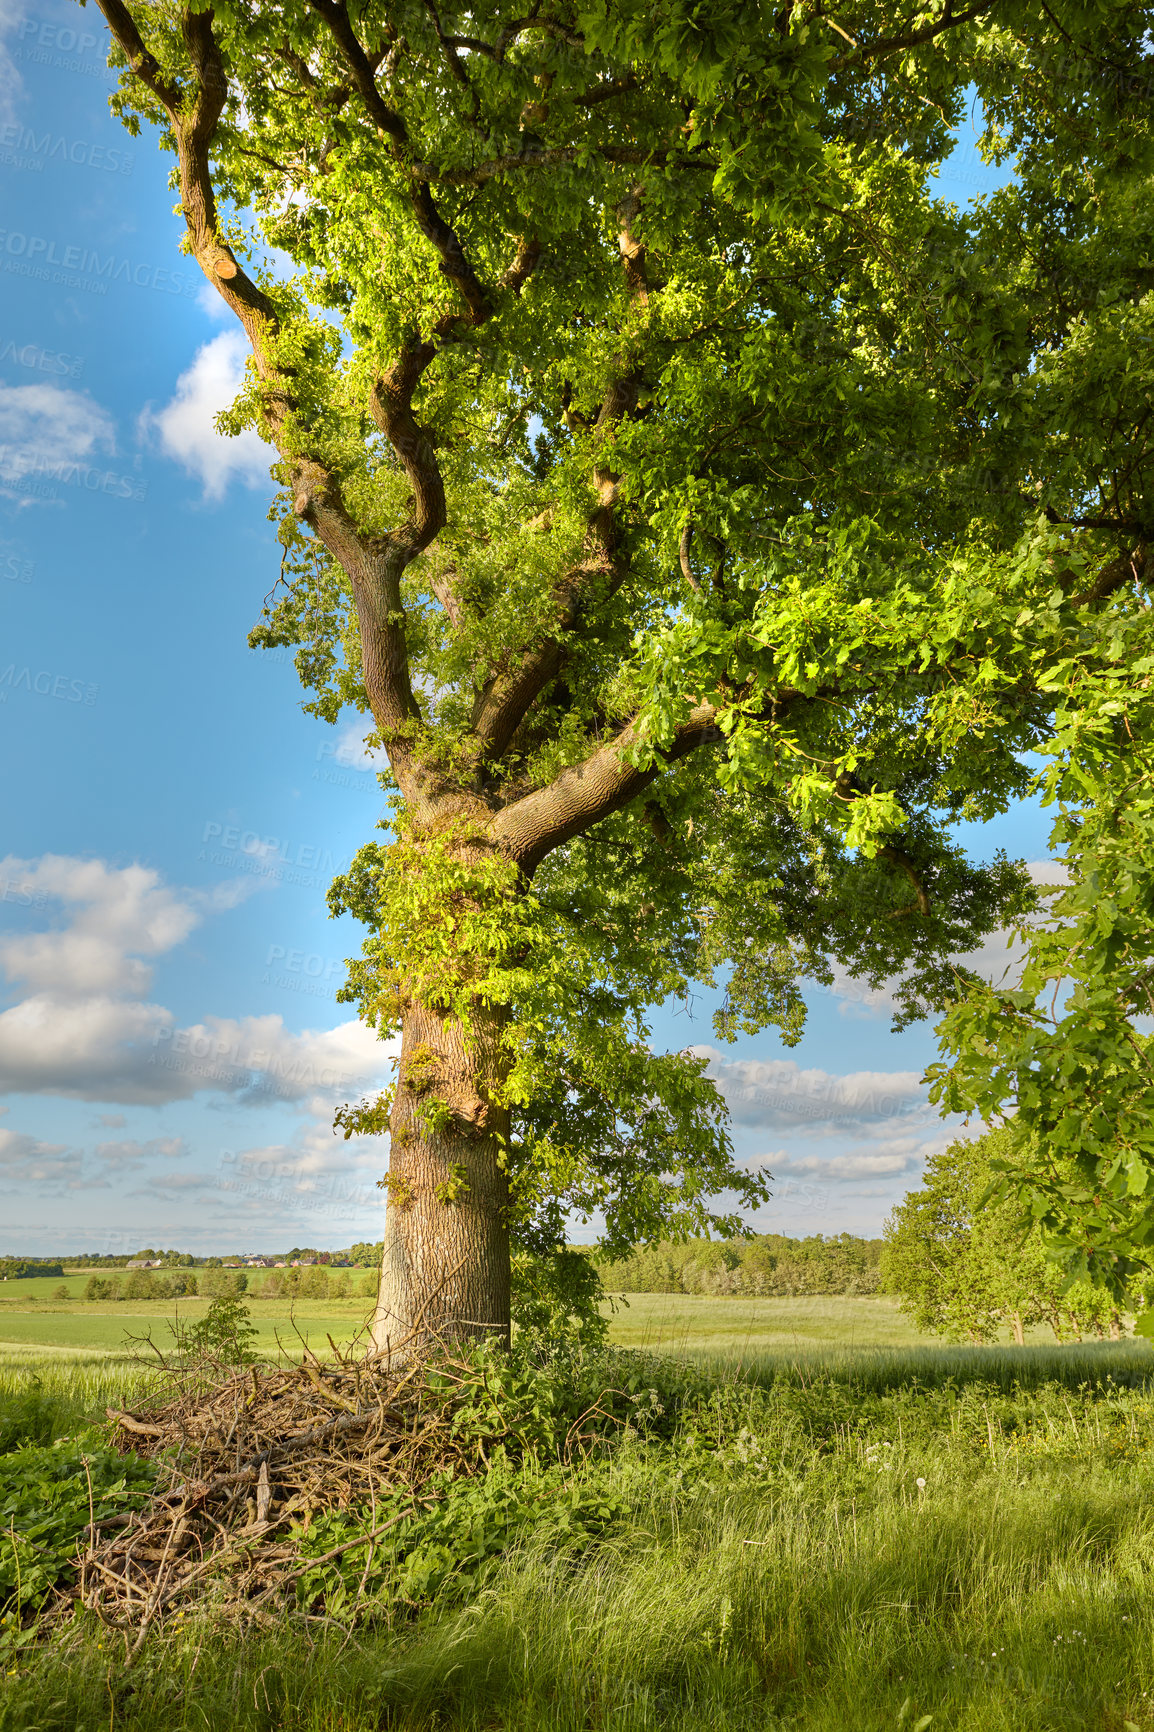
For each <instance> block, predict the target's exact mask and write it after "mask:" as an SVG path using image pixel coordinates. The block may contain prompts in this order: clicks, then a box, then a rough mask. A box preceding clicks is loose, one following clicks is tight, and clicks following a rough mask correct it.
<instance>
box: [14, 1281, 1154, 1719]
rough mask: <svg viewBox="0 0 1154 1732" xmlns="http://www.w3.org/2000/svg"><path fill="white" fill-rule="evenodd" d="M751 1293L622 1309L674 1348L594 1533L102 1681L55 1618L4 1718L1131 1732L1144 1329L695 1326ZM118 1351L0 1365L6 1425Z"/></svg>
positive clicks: (154, 1646) (855, 1314) (880, 1307)
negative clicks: (934, 1334) (380, 1610)
mask: <svg viewBox="0 0 1154 1732" xmlns="http://www.w3.org/2000/svg"><path fill="white" fill-rule="evenodd" d="M750 1303H752V1302H742V1301H733V1302H729V1301H710V1300H702V1301H687V1300H684V1299H677V1300H675V1301H672V1302H667V1301H659V1300H658V1299H657V1298H656V1296H647V1299H646V1305H647V1309H648V1314H647V1315H645V1316H643V1315H642V1314H641V1308H640V1307H635V1308H634V1311H633V1314H632V1317H631V1318H629V1324H630V1326H632V1327H636V1328H637V1329H638V1330H639V1331H640V1332H642V1335H643V1332H644V1330H645V1329H647V1328H648V1329H650V1330H651V1331H652V1333H651V1334H650V1337H649V1339H650V1340H651V1341H652V1340H660V1341H661V1342H663V1343H664V1345H665V1346H666V1347H673V1346H675V1347H676V1348H677V1350H678V1352H679V1354H680V1356H681V1357H680V1361H679V1362H674V1361H673V1360H672V1359H671V1358H668V1357H666V1358H661V1357H654V1358H651V1359H641V1360H640V1361H639V1363H640V1365H641V1367H642V1368H643V1369H644V1370H645V1373H646V1376H647V1377H648V1378H651V1379H652V1387H653V1389H654V1391H655V1392H656V1393H655V1395H654V1396H653V1397H652V1398H648V1397H647V1398H646V1400H645V1401H643V1402H641V1403H640V1405H639V1406H638V1408H637V1412H638V1415H639V1418H638V1424H639V1426H640V1428H641V1429H640V1430H639V1431H635V1432H634V1433H633V1434H632V1435H626V1436H625V1437H624V1438H623V1439H621V1440H620V1441H619V1442H618V1443H617V1444H616V1445H615V1446H614V1448H613V1450H612V1452H611V1453H610V1454H609V1456H608V1457H607V1458H605V1459H602V1460H600V1461H597V1460H590V1461H589V1462H588V1463H586V1464H585V1465H583V1466H582V1467H581V1468H579V1469H576V1470H574V1471H575V1473H577V1474H578V1476H579V1477H580V1478H581V1479H582V1480H583V1481H585V1482H587V1484H588V1487H589V1488H590V1489H591V1490H596V1491H597V1493H598V1495H599V1496H604V1497H605V1499H606V1503H607V1505H610V1504H611V1505H612V1507H613V1508H615V1509H617V1510H618V1511H619V1514H618V1515H617V1516H616V1517H615V1518H614V1519H613V1520H612V1521H611V1522H610V1523H609V1525H608V1526H607V1527H606V1528H605V1530H604V1533H603V1534H602V1536H601V1537H600V1538H599V1539H596V1540H594V1541H592V1542H591V1541H590V1540H589V1537H588V1535H586V1536H585V1537H584V1538H582V1539H581V1540H580V1541H578V1542H568V1543H567V1542H565V1541H564V1540H563V1539H560V1540H559V1539H558V1536H557V1534H556V1533H555V1532H548V1533H544V1532H543V1533H539V1534H538V1535H537V1536H536V1537H533V1536H530V1538H529V1539H528V1540H526V1541H524V1542H522V1543H520V1544H518V1545H517V1546H515V1547H512V1548H508V1549H506V1550H504V1551H503V1552H498V1553H497V1555H495V1556H494V1557H492V1558H491V1560H490V1561H489V1563H488V1564H487V1565H486V1566H485V1568H484V1572H483V1574H482V1577H481V1579H480V1580H479V1581H478V1580H476V1579H474V1578H471V1579H470V1580H469V1581H468V1583H467V1584H466V1583H465V1582H464V1581H463V1582H462V1586H461V1587H460V1589H459V1590H458V1591H455V1592H454V1591H453V1590H452V1589H450V1591H449V1592H447V1593H446V1592H442V1593H441V1594H440V1596H439V1597H438V1599H436V1600H435V1601H434V1603H432V1604H431V1605H429V1606H426V1607H425V1608H424V1609H420V1608H416V1609H414V1612H413V1613H412V1614H410V1615H408V1616H406V1615H404V1614H403V1613H402V1614H401V1615H399V1616H398V1615H396V1614H392V1615H391V1616H392V1623H391V1627H390V1626H389V1625H382V1626H379V1627H376V1628H369V1629H363V1630H361V1631H359V1632H357V1633H356V1634H354V1635H353V1636H352V1637H351V1638H350V1637H348V1636H347V1635H346V1633H345V1632H344V1631H337V1630H332V1629H330V1628H328V1627H327V1626H326V1625H325V1624H324V1622H323V1621H322V1622H320V1623H318V1624H315V1625H314V1626H312V1627H311V1628H310V1629H308V1630H306V1629H304V1628H303V1627H302V1626H301V1625H300V1624H296V1625H292V1626H289V1625H287V1624H286V1625H282V1626H280V1627H278V1628H274V1629H271V1630H268V1631H263V1632H260V1631H254V1632H251V1633H250V1634H249V1635H248V1636H247V1637H246V1638H243V1639H242V1638H241V1637H240V1636H239V1635H238V1634H237V1633H236V1632H235V1631H231V1630H228V1629H220V1628H218V1627H217V1626H216V1625H215V1624H214V1623H213V1622H212V1621H211V1616H210V1615H209V1614H207V1613H206V1614H204V1615H203V1616H202V1617H200V1618H199V1619H198V1618H197V1617H196V1616H192V1617H190V1619H189V1620H188V1627H186V1628H183V1629H181V1630H169V1631H168V1632H166V1633H165V1634H163V1635H162V1636H161V1637H160V1638H159V1639H157V1640H155V1641H153V1642H151V1643H150V1645H149V1647H148V1648H147V1649H146V1650H145V1656H144V1659H143V1661H142V1663H141V1665H140V1666H139V1667H138V1668H137V1669H136V1670H135V1671H134V1672H132V1673H131V1674H129V1675H128V1676H127V1677H126V1676H125V1675H124V1674H123V1671H122V1668H121V1660H120V1654H121V1653H122V1647H121V1645H120V1643H119V1640H118V1639H115V1638H113V1637H111V1636H109V1635H106V1634H103V1633H102V1632H100V1631H97V1630H95V1629H93V1628H88V1627H85V1626H84V1625H83V1624H79V1625H74V1626H72V1627H71V1628H70V1629H68V1630H67V1631H65V1632H62V1633H61V1634H60V1635H58V1636H57V1638H56V1639H55V1640H54V1642H53V1643H52V1644H51V1645H50V1646H49V1647H48V1648H47V1649H45V1650H43V1651H33V1650H31V1649H28V1648H22V1649H17V1650H14V1651H12V1652H11V1654H10V1656H9V1658H8V1659H7V1660H5V1661H4V1669H6V1670H7V1671H9V1672H10V1673H11V1674H12V1675H11V1676H9V1677H8V1678H7V1679H6V1680H3V1688H0V1732H33V1728H35V1729H37V1732H82V1729H86V1732H97V1728H100V1729H104V1728H107V1727H112V1728H118V1729H120V1732H191V1729H192V1728H194V1727H195V1728H197V1729H198V1732H204V1729H208V1732H273V1729H274V1728H276V1729H277V1732H280V1729H282V1728H284V1729H296V1728H300V1729H301V1732H382V1729H384V1728H388V1729H390V1732H426V1729H427V1732H433V1729H434V1728H436V1729H437V1732H496V1729H501V1732H657V1729H658V1728H671V1729H676V1732H690V1729H691V1728H692V1729H693V1732H704V1729H705V1728H710V1729H713V1728H716V1729H719V1732H728V1729H731V1728H732V1729H733V1732H755V1729H756V1732H847V1729H848V1732H899V1729H902V1728H904V1732H911V1729H912V1728H913V1727H915V1726H917V1725H918V1723H919V1722H920V1721H923V1720H924V1717H925V1716H927V1715H932V1716H933V1718H932V1721H931V1722H930V1724H929V1728H928V1732H1087V1729H1095V1732H1099V1729H1100V1732H1124V1728H1125V1726H1126V1724H1127V1723H1129V1724H1130V1725H1131V1726H1133V1727H1137V1728H1139V1732H1154V1591H1152V1590H1154V1351H1152V1350H1151V1348H1150V1347H1149V1346H1148V1345H1147V1344H1146V1343H1145V1342H1140V1341H1123V1342H1118V1343H1087V1344H1083V1345H1081V1346H1072V1347H1065V1348H1055V1347H1049V1346H1031V1347H1026V1348H1023V1349H1016V1348H1010V1347H993V1348H949V1347H936V1346H928V1345H927V1344H926V1343H924V1342H919V1341H918V1340H917V1339H916V1338H914V1339H912V1340H910V1339H906V1340H902V1339H900V1338H899V1339H897V1340H895V1339H894V1338H893V1336H892V1334H890V1335H887V1334H886V1331H887V1330H892V1329H893V1327H894V1318H893V1315H892V1309H890V1308H887V1307H885V1305H884V1302H883V1303H881V1304H879V1302H878V1301H868V1300H866V1301H850V1302H845V1301H843V1302H841V1306H840V1307H839V1305H838V1304H837V1303H836V1302H833V1301H828V1300H823V1301H763V1302H760V1304H761V1306H773V1307H774V1310H773V1311H772V1312H771V1313H769V1316H770V1318H771V1319H772V1321H773V1324H774V1330H773V1331H771V1332H772V1333H774V1334H775V1337H776V1338H775V1339H774V1340H771V1341H770V1342H769V1343H768V1344H767V1343H766V1340H765V1322H764V1314H763V1313H762V1312H761V1310H760V1308H757V1309H755V1310H754V1312H753V1314H752V1316H751V1317H750V1319H748V1320H747V1322H746V1324H745V1326H744V1332H743V1329H742V1326H741V1324H740V1320H739V1319H737V1318H736V1316H735V1324H736V1327H735V1329H734V1332H733V1334H732V1335H731V1336H729V1337H723V1339H722V1341H721V1344H720V1349H719V1350H710V1349H709V1348H708V1345H707V1344H708V1342H709V1341H711V1340H715V1339H716V1336H717V1334H718V1332H719V1324H721V1323H724V1316H723V1317H722V1318H721V1319H719V1318H718V1317H717V1315H716V1313H717V1312H718V1310H719V1309H722V1310H723V1311H728V1310H729V1307H730V1305H731V1304H732V1305H733V1307H734V1308H735V1311H736V1310H739V1309H748V1308H749V1305H750ZM863 1308H864V1309H863ZM109 1309H111V1308H109ZM124 1309H125V1307H117V1308H116V1310H117V1311H123V1310H124ZM135 1309H136V1310H141V1309H145V1308H143V1307H136V1308H135ZM253 1310H254V1315H256V1316H257V1317H258V1318H259V1317H260V1315H261V1307H259V1306H254V1307H253ZM839 1312H840V1325H839ZM626 1316H628V1314H626ZM691 1317H696V1318H697V1319H698V1320H699V1323H700V1331H701V1332H700V1334H699V1335H697V1336H695V1335H694V1334H693V1332H692V1331H691V1330H690V1329H689V1328H688V1327H687V1326H686V1324H687V1319H689V1318H691ZM759 1317H761V1318H762V1324H761V1333H759V1334H756V1335H755V1333H754V1329H753V1324H755V1323H757V1321H758V1318H759ZM871 1318H872V1319H874V1322H873V1323H872V1325H871V1324H870V1319H871ZM899 1324H900V1320H899ZM839 1327H840V1331H841V1339H840V1341H839V1339H838V1332H839ZM620 1328H621V1319H620V1317H619V1318H618V1320H617V1321H616V1323H615V1330H618V1329H620ZM851 1328H852V1330H853V1331H854V1333H855V1334H857V1332H858V1331H859V1329H860V1330H862V1331H863V1332H864V1331H866V1330H867V1329H870V1328H872V1332H873V1339H872V1340H871V1341H870V1343H869V1344H868V1345H866V1346H856V1347H851V1346H849V1345H847V1344H846V1334H847V1333H848V1331H849V1330H850V1329H851ZM606 1374H607V1375H610V1374H611V1375H613V1376H615V1377H618V1378H619V1377H620V1376H621V1375H622V1374H623V1371H622V1367H621V1366H617V1367H616V1368H608V1369H607V1373H606ZM133 1375H134V1373H133V1371H132V1369H131V1368H130V1367H126V1366H123V1365H117V1364H116V1363H114V1362H113V1361H107V1362H105V1363H103V1364H101V1363H93V1362H87V1363H86V1362H84V1361H82V1360H76V1361H73V1362H72V1363H64V1362H62V1361H61V1359H59V1358H55V1359H52V1360H49V1359H48V1358H47V1357H45V1358H44V1359H43V1360H42V1361H41V1362H40V1363H39V1364H35V1363H33V1362H31V1361H29V1363H27V1364H25V1365H22V1366H21V1365H10V1366H8V1367H7V1368H2V1369H0V1439H2V1438H3V1437H4V1436H5V1435H9V1436H11V1435H12V1427H11V1425H9V1429H8V1431H7V1433H6V1432H5V1431H4V1429H3V1427H4V1424H5V1423H6V1420H7V1417H8V1416H9V1415H10V1414H11V1413H12V1412H13V1411H14V1410H15V1408H16V1407H18V1406H19V1407H21V1408H22V1411H23V1412H24V1414H25V1416H26V1417H25V1420H24V1423H25V1426H26V1427H31V1430H30V1431H29V1435H33V1434H34V1435H35V1436H36V1437H37V1438H39V1439H41V1440H44V1441H47V1440H48V1439H50V1438H51V1437H53V1436H59V1435H61V1434H62V1431H61V1429H59V1428H60V1427H62V1426H65V1425H68V1424H81V1423H83V1422H84V1420H85V1419H86V1418H91V1417H92V1416H93V1415H94V1414H96V1413H99V1412H100V1411H102V1408H103V1406H104V1405H107V1404H108V1402H109V1400H112V1401H117V1400H122V1399H124V1398H125V1397H126V1395H128V1394H130V1393H131V1378H132V1376H133ZM647 1409H648V1410H649V1412H650V1420H649V1431H648V1432H646V1429H645V1422H644V1421H643V1420H642V1418H641V1417H640V1416H641V1415H642V1414H643V1413H644V1412H645V1411H646V1410H647ZM920 1482H921V1483H920ZM0 1543H2V1536H0ZM2 1652H3V1650H2V1648H0V1655H2ZM903 1709H904V1714H903Z"/></svg>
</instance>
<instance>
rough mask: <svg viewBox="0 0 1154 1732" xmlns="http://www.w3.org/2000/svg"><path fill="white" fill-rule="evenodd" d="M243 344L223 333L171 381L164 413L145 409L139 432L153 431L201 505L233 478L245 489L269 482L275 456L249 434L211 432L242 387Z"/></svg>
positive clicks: (241, 337) (215, 496)
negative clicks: (197, 491)
mask: <svg viewBox="0 0 1154 1732" xmlns="http://www.w3.org/2000/svg"><path fill="white" fill-rule="evenodd" d="M247 354H248V344H247V342H246V340H245V337H244V335H243V333H242V332H240V331H237V330H228V331H222V332H221V333H220V335H219V336H218V337H213V338H212V340H211V341H210V342H208V343H205V344H203V346H202V347H201V348H199V349H198V350H197V352H196V356H195V358H194V360H193V363H192V365H191V367H189V368H188V369H187V370H186V371H185V372H183V373H182V374H181V375H180V378H179V379H178V380H177V381H176V393H175V395H174V396H173V398H172V401H171V402H170V403H167V404H166V405H165V406H164V408H163V409H159V410H153V409H151V408H149V409H146V410H145V411H144V413H143V414H142V416H141V418H140V425H141V429H142V431H144V432H146V433H147V432H150V431H154V432H155V433H156V434H157V435H158V436H159V439H160V443H161V446H162V448H163V450H164V451H165V452H166V453H167V454H168V456H169V457H172V458H175V460H176V461H177V462H178V463H181V464H183V465H184V467H185V469H187V470H188V471H189V473H190V474H191V475H195V476H196V477H197V479H198V480H199V481H201V482H203V484H204V496H205V498H206V499H213V500H217V499H223V497H224V495H225V492H226V490H227V488H228V485H229V482H230V481H232V480H233V479H234V477H235V478H236V479H238V480H240V481H243V482H244V483H245V485H246V486H248V487H256V486H260V485H262V484H263V483H265V482H267V481H268V471H269V464H270V463H272V462H273V461H274V460H275V457H276V453H275V451H273V450H272V448H271V447H270V446H268V445H266V444H265V443H264V441H263V440H262V439H261V438H259V437H258V435H257V434H256V433H254V432H253V431H252V430H251V429H249V430H247V431H246V432H244V433H241V434H240V435H239V436H238V437H237V438H235V439H231V438H227V437H226V436H225V435H224V434H222V433H218V432H217V430H216V424H215V423H216V417H217V416H218V415H219V414H220V412H221V410H222V409H227V408H229V407H230V405H231V404H232V402H233V399H234V398H235V397H236V394H237V392H238V391H239V390H240V387H241V385H242V383H243V381H244V363H245V357H246V355H247Z"/></svg>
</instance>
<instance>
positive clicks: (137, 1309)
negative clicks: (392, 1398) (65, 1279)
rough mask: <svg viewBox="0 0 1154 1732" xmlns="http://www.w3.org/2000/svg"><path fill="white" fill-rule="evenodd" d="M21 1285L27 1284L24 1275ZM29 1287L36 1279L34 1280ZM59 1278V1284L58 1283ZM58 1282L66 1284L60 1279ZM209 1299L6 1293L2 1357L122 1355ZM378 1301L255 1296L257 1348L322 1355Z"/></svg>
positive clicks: (161, 1337) (0, 1313)
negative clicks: (304, 1348)
mask: <svg viewBox="0 0 1154 1732" xmlns="http://www.w3.org/2000/svg"><path fill="white" fill-rule="evenodd" d="M20 1285H21V1286H24V1285H25V1283H24V1282H21V1283H20ZM27 1285H28V1286H33V1285H36V1283H33V1282H28V1283H27ZM50 1285H51V1283H50ZM55 1285H56V1286H59V1285H60V1283H59V1281H57V1282H56V1283H55ZM208 1303H209V1302H208V1300H207V1299H200V1298H188V1299H177V1300H165V1299H152V1300H122V1301H119V1302H113V1303H104V1302H97V1303H87V1302H85V1301H80V1302H79V1303H76V1302H67V1303H66V1302H63V1301H56V1302H54V1301H52V1300H51V1299H49V1298H47V1296H46V1297H45V1298H44V1299H42V1300H38V1299H31V1300H23V1298H21V1299H20V1300H14V1299H10V1298H9V1297H8V1296H7V1294H5V1295H4V1297H3V1298H2V1299H0V1361H2V1360H3V1359H4V1357H5V1356H7V1355H11V1354H13V1353H27V1352H28V1351H29V1350H30V1349H32V1350H38V1349H42V1350H47V1351H49V1352H60V1351H64V1352H67V1351H70V1350H77V1349H82V1350H84V1351H86V1352H89V1353H97V1354H106V1355H120V1354H122V1353H123V1352H124V1350H125V1335H126V1334H132V1335H140V1334H142V1333H144V1331H145V1330H151V1331H152V1334H153V1336H154V1337H155V1339H156V1340H157V1342H159V1343H161V1344H162V1345H163V1344H164V1343H165V1342H166V1341H167V1340H168V1339H169V1335H168V1329H167V1327H166V1325H167V1323H168V1322H169V1321H170V1320H171V1319H172V1318H173V1317H175V1316H176V1315H177V1314H178V1313H179V1315H180V1316H181V1317H182V1318H184V1319H185V1321H187V1322H196V1321H197V1319H198V1318H200V1317H203V1316H204V1313H205V1311H206V1310H207V1309H208ZM369 1304H370V1301H369V1300H367V1299H363V1298H357V1299H329V1300H324V1301H316V1300H299V1301H298V1302H297V1303H296V1304H295V1306H294V1305H293V1304H291V1303H290V1302H289V1301H288V1300H282V1299H269V1300H254V1301H253V1303H252V1305H251V1307H250V1309H251V1313H252V1320H253V1322H254V1324H255V1325H256V1327H257V1330H258V1336H257V1343H256V1346H257V1351H258V1352H259V1353H261V1354H262V1355H263V1356H267V1357H270V1358H275V1357H276V1355H277V1352H278V1344H279V1345H280V1346H283V1348H284V1350H285V1351H286V1352H288V1353H289V1354H290V1355H294V1354H295V1356H296V1357H299V1353H300V1339H298V1335H299V1338H302V1339H303V1340H304V1341H307V1342H308V1343H309V1345H310V1346H311V1347H312V1348H313V1349H314V1351H316V1352H317V1353H320V1354H327V1353H328V1352H329V1346H328V1340H327V1337H328V1336H329V1335H331V1336H332V1337H333V1339H334V1340H335V1341H337V1342H338V1343H340V1344H341V1345H343V1344H344V1343H346V1342H348V1341H351V1340H352V1339H353V1338H354V1336H355V1335H356V1334H357V1333H358V1332H359V1331H360V1329H361V1328H362V1327H363V1324H364V1320H365V1316H366V1313H367V1311H368V1308H369Z"/></svg>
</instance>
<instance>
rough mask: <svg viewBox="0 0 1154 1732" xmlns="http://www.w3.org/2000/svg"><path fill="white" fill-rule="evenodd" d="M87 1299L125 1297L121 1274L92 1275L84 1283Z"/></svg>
mask: <svg viewBox="0 0 1154 1732" xmlns="http://www.w3.org/2000/svg"><path fill="white" fill-rule="evenodd" d="M84 1297H85V1298H86V1299H123V1297H124V1295H123V1293H122V1292H121V1291H120V1276H119V1275H90V1276H89V1277H88V1280H87V1281H86V1282H85V1284H84Z"/></svg>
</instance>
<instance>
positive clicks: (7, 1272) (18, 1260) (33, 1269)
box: [0, 1257, 64, 1281]
mask: <svg viewBox="0 0 1154 1732" xmlns="http://www.w3.org/2000/svg"><path fill="white" fill-rule="evenodd" d="M63 1273H64V1265H63V1264H62V1263H60V1262H54V1261H53V1260H52V1259H51V1258H50V1257H0V1280H2V1281H20V1280H23V1279H25V1278H26V1277H28V1276H30V1275H63Z"/></svg>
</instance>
